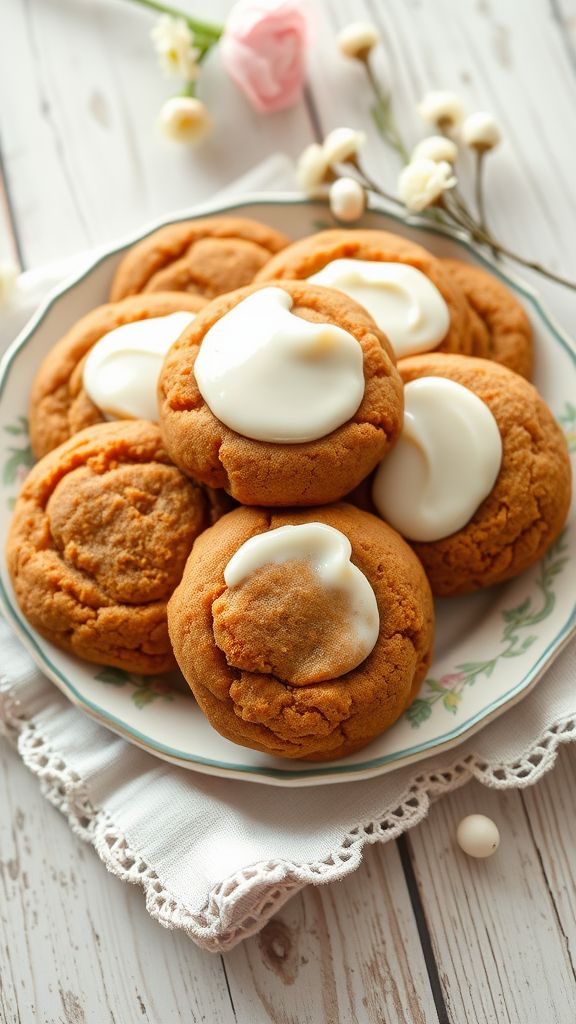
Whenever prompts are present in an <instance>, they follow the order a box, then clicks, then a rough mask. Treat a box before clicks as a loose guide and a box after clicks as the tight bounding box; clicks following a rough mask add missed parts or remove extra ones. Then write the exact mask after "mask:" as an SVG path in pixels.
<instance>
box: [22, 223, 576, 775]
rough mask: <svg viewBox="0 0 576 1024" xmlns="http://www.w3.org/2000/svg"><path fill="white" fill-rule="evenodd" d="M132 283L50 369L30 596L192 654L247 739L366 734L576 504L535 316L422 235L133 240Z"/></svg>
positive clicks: (216, 710) (81, 635)
mask: <svg viewBox="0 0 576 1024" xmlns="http://www.w3.org/2000/svg"><path fill="white" fill-rule="evenodd" d="M110 300H111V301H110V303H109V304H108V305H105V306H101V307H99V308H98V309H95V310H93V311H92V312H90V313H88V314H87V316H85V317H84V318H83V319H82V320H80V321H79V322H78V323H76V324H74V325H73V326H72V327H71V329H70V330H69V332H68V334H67V335H66V336H65V337H64V338H62V339H61V340H60V341H58V342H57V343H56V345H55V346H54V348H53V349H52V351H51V352H49V353H48V355H47V357H46V359H45V360H44V362H43V364H42V365H41V366H40V368H39V370H38V373H37V375H36V379H35V381H34V383H33V386H32V393H31V401H30V432H31V441H32V447H33V450H34V453H35V455H36V456H37V458H38V460H39V461H38V463H37V465H36V466H35V467H34V469H33V470H32V471H31V473H30V475H29V476H28V478H27V480H26V481H25V484H24V487H23V489H22V493H21V495H20V497H19V498H18V501H17V503H16V508H15V511H14V519H13V522H12V527H11V530H10V534H9V538H8V545H7V558H8V565H9V569H10V573H11V577H12V581H13V585H14V590H15V593H16V597H17V599H18V602H19V604H20V607H21V608H22V611H23V613H24V614H25V615H26V617H27V618H28V620H29V621H30V623H31V624H32V625H33V626H34V627H35V628H36V629H37V630H38V632H40V633H41V634H42V635H43V636H45V637H47V638H48V639H49V640H51V641H52V642H53V643H55V644H56V645H57V646H59V647H61V648H63V649H65V650H67V651H71V652H73V653H74V654H76V655H77V656H79V657H81V658H84V659H87V660H88V661H92V662H96V663H98V664H103V665H111V666H117V667H120V668H123V669H126V670H128V671H133V672H138V673H142V674H146V673H149V674H153V673H160V672H165V671H167V670H169V669H171V668H173V667H174V666H175V664H176V663H177V664H178V666H179V667H180V669H181V671H182V673H183V675H184V677H185V678H186V680H187V682H188V683H189V685H190V687H191V689H192V691H193V693H194V696H195V698H196V700H197V702H198V705H199V707H200V708H201V710H202V711H203V712H204V714H205V715H206V716H207V718H208V720H209V721H210V722H211V724H212V725H213V726H214V728H216V729H217V730H218V731H219V732H220V733H222V734H223V735H224V736H226V737H228V738H229V739H231V740H233V741H234V742H236V743H240V744H243V745H245V746H248V747H252V748H254V749H256V750H262V751H266V752H267V753H271V754H275V755H278V756H280V757H289V758H306V759H309V760H328V759H331V758H337V757H342V756H345V755H346V754H350V753H352V752H353V751H355V750H358V749H360V748H361V747H362V746H364V745H365V744H367V743H368V742H370V740H372V739H373V738H374V737H375V736H377V735H379V734H380V733H382V732H383V731H384V730H386V729H387V728H389V727H390V726H391V725H392V724H393V723H394V722H395V721H396V720H397V718H398V717H399V716H400V715H401V714H402V712H403V711H404V710H405V709H406V708H407V707H408V706H409V704H410V703H411V701H412V700H413V699H414V697H415V696H416V693H417V692H418V688H419V686H420V683H421V682H422V680H423V679H424V677H425V675H426V672H427V670H428V668H429V665H430V661H431V657H432V646H433V636H434V605H433V595H434V594H436V595H443V596H451V595H460V594H465V593H468V592H471V591H473V590H477V589H479V588H482V587H487V586H491V585H493V584H496V583H500V582H502V581H504V580H508V579H510V578H511V577H513V576H515V575H517V574H518V573H520V572H522V571H523V570H524V569H526V568H527V567H528V566H530V565H532V564H533V563H534V562H535V561H536V560H537V559H539V558H540V557H541V556H542V555H543V554H544V552H545V551H546V550H547V548H548V547H549V546H550V545H551V544H552V543H553V541H554V540H555V538H556V537H557V536H558V534H559V532H560V530H561V528H562V525H563V523H564V520H565V518H566V515H567V512H568V507H569V501H570V484H571V481H570V463H569V459H568V453H567V448H566V443H565V441H564V437H563V435H562V433H561V431H560V429H559V427H558V426H557V424H556V422H555V420H554V418H553V416H552V414H551V412H550V410H549V409H548V408H547V406H546V405H545V403H544V402H543V400H542V399H541V397H540V396H539V395H538V393H537V391H536V390H535V388H534V387H533V386H532V385H531V384H530V383H529V378H530V374H531V370H532V335H531V329H530V324H529V322H528V319H527V317H526V314H525V312H524V310H523V309H522V307H521V306H520V305H519V304H518V302H517V301H516V299H515V297H514V296H513V295H512V294H511V293H510V292H509V291H508V290H507V289H506V288H505V287H504V285H502V284H501V283H500V282H499V281H498V280H497V279H496V278H494V277H492V276H491V275H490V274H488V273H486V272H485V271H482V270H480V269H478V268H476V267H473V266H469V265H467V264H464V263H459V262H457V261H454V260H442V259H438V258H436V257H434V256H433V255H432V254H431V253H429V252H427V251H426V250H425V249H423V248H421V247H420V246H417V245H415V244H413V243H411V242H409V241H406V240H405V239H403V238H400V237H399V236H396V235H392V234H388V233H385V232H380V231H368V230H333V231H324V232H321V233H319V234H316V235H314V236H312V237H309V238H305V239H302V240H300V241H298V242H295V243H293V244H290V242H289V240H288V239H287V238H285V237H283V236H282V235H280V234H279V233H278V232H276V231H274V230H272V229H271V228H269V227H266V226H265V225H263V224H259V223H256V222H253V221H249V220H245V219H240V218H225V217H222V218H209V219H205V220H196V221H191V222H185V223H180V224H177V225H172V226H170V227H166V228H163V229H161V230H160V231H157V232H156V233H155V234H153V235H151V236H149V237H147V238H146V239H145V240H144V241H143V242H140V243H139V244H137V245H136V246H134V247H133V248H132V249H131V250H130V251H129V252H128V253H127V254H126V255H125V256H124V258H123V259H122V261H121V262H120V265H119V266H118V269H117V272H116V276H115V279H114V282H113V286H112V291H111V296H110Z"/></svg>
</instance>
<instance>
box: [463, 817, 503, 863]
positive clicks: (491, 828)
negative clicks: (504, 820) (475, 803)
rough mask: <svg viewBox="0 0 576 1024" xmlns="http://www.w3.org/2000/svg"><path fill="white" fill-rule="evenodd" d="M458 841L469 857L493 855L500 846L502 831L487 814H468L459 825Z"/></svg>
mask: <svg viewBox="0 0 576 1024" xmlns="http://www.w3.org/2000/svg"><path fill="white" fill-rule="evenodd" d="M456 841H457V843H458V846H460V848H461V849H462V850H464V853H467V854H468V856H469V857H491V856H492V854H493V853H496V850H497V849H498V847H499V846H500V833H499V831H498V827H497V825H496V823H495V822H493V821H492V819H491V818H487V817H486V815H485V814H468V815H467V816H466V817H465V818H462V821H461V822H460V824H459V825H458V828H457V830H456Z"/></svg>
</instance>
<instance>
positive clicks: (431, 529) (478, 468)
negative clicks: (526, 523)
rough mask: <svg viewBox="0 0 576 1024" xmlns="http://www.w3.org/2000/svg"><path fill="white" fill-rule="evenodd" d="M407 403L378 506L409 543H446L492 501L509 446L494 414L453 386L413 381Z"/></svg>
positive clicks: (377, 487) (379, 481) (381, 477)
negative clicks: (504, 444)
mask: <svg viewBox="0 0 576 1024" xmlns="http://www.w3.org/2000/svg"><path fill="white" fill-rule="evenodd" d="M404 402H405V409H404V428H403V431H402V434H401V436H400V439H399V440H398V442H397V443H396V445H395V447H394V448H393V449H392V451H391V452H390V454H389V455H388V456H387V457H386V458H385V459H384V461H383V462H382V463H381V464H380V467H379V469H378V471H377V473H376V476H375V479H374V486H373V490H372V496H373V499H374V504H375V505H376V508H377V509H378V511H379V512H380V515H381V516H382V518H383V519H385V520H386V522H387V523H390V525H391V526H393V527H394V528H395V529H396V530H398V532H399V533H402V534H403V535H404V536H405V537H408V538H409V539H410V540H416V541H435V540H440V539H441V538H442V537H448V536H449V535H450V534H451V533H455V532H456V531H457V530H461V529H462V528H463V527H464V526H466V524H467V523H468V522H469V521H470V519H471V518H472V516H473V515H474V513H475V512H476V509H477V508H478V506H479V505H480V504H481V503H482V502H483V501H484V499H485V498H487V497H488V495H489V494H490V491H491V490H492V488H493V487H494V484H495V482H496V478H497V476H498V473H499V472H500V464H501V462H502V438H501V436H500V431H499V429H498V424H497V423H496V420H495V419H494V416H493V415H492V413H491V411H490V409H489V408H488V406H487V405H486V404H485V403H484V402H483V401H482V399H481V398H479V397H478V395H476V394H474V392H473V391H469V390H468V388H465V387H463V386H462V384H457V383H456V382H455V381H453V380H446V379H445V378H443V377H421V378H419V379H418V380H414V381H411V382H410V383H409V384H407V385H406V387H405V388H404Z"/></svg>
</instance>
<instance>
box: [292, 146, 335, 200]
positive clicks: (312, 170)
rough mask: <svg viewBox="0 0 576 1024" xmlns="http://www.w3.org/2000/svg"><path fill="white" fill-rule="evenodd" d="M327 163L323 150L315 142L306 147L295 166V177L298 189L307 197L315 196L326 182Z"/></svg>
mask: <svg viewBox="0 0 576 1024" xmlns="http://www.w3.org/2000/svg"><path fill="white" fill-rule="evenodd" d="M327 173H328V161H327V160H326V157H325V155H324V149H323V147H322V146H319V145H318V143H317V142H313V143H312V145H311V146H306V149H304V150H303V151H302V153H301V154H300V156H299V158H298V163H297V164H296V177H297V179H298V184H299V185H300V188H301V189H302V190H303V191H304V192H307V193H308V195H311V196H313V195H316V194H317V193H318V191H319V189H320V186H321V185H322V184H323V183H324V182H325V181H326V176H327Z"/></svg>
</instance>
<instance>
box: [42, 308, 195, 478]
mask: <svg viewBox="0 0 576 1024" xmlns="http://www.w3.org/2000/svg"><path fill="white" fill-rule="evenodd" d="M204 304H205V302H204V299H201V298H199V297H198V296H196V295H183V294H181V293H178V292H158V293H155V294H151V295H133V296H130V298H127V299H122V300H121V301H120V302H109V303H107V304H106V305H105V306H98V307H97V308H96V309H93V310H91V311H90V313H87V314H86V316H83V317H82V318H81V320H78V321H77V323H75V324H74V325H73V326H72V327H71V328H70V330H69V331H67V333H66V334H65V335H64V336H63V337H62V338H61V339H60V341H58V342H56V344H55V345H54V348H52V349H50V351H49V353H48V355H47V356H46V357H45V358H44V359H43V361H42V362H41V364H40V367H39V368H38V371H37V373H36V376H35V378H34V381H33V384H32V390H31V392H30V402H29V410H28V419H29V426H30V444H31V445H32V451H33V452H34V455H35V456H36V458H37V459H41V458H42V456H43V455H46V454H47V453H48V452H51V451H52V449H53V448H57V447H58V445H59V444H62V443H63V442H64V441H66V440H67V439H68V438H69V437H72V436H73V435H74V434H77V433H78V431H79V430H84V429H85V428H86V427H91V426H94V425H95V424H96V423H104V422H105V420H106V418H105V416H104V415H103V413H102V412H101V411H100V409H99V408H98V406H96V405H94V402H93V401H92V400H91V399H90V398H89V396H88V394H87V393H86V391H85V389H84V383H83V372H84V362H85V360H86V356H87V355H88V353H89V352H90V350H91V349H92V348H93V347H94V345H95V344H96V342H98V341H100V339H101V338H103V337H104V336H105V335H106V334H108V333H109V332H110V331H113V330H114V329H115V328H116V327H121V326H122V325H123V324H129V323H134V322H136V321H138V320H149V319H150V318H151V317H159V316H167V315H169V314H170V313H177V312H180V311H181V310H182V311H188V312H190V313H197V312H198V311H199V310H200V309H202V306H203V305H204Z"/></svg>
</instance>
